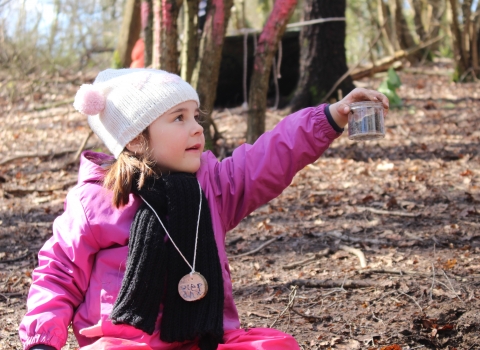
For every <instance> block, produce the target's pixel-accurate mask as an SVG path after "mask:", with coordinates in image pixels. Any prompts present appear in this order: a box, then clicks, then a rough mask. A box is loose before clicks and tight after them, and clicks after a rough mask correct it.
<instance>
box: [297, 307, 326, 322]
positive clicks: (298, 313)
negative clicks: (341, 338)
mask: <svg viewBox="0 0 480 350" xmlns="http://www.w3.org/2000/svg"><path fill="white" fill-rule="evenodd" d="M290 309H291V310H292V311H293V312H294V313H296V314H297V315H299V316H302V317H305V318H313V319H316V320H323V319H324V318H325V317H321V316H314V315H305V314H302V313H301V312H298V311H297V310H295V308H294V307H293V306H292V307H291V308H290Z"/></svg>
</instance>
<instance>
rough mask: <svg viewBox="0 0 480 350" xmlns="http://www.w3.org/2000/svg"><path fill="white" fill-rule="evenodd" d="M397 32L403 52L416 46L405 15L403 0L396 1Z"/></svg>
mask: <svg viewBox="0 0 480 350" xmlns="http://www.w3.org/2000/svg"><path fill="white" fill-rule="evenodd" d="M395 30H396V32H397V38H398V43H399V44H400V48H401V49H402V50H407V49H410V48H412V47H414V46H415V40H413V37H412V33H411V32H410V29H409V28H408V24H407V21H406V20H405V16H404V14H403V0H395Z"/></svg>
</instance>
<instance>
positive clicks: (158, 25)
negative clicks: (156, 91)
mask: <svg viewBox="0 0 480 350" xmlns="http://www.w3.org/2000/svg"><path fill="white" fill-rule="evenodd" d="M152 37H153V48H152V68H154V69H160V56H161V55H162V52H161V51H162V45H161V43H160V41H161V39H162V0H153V36H152Z"/></svg>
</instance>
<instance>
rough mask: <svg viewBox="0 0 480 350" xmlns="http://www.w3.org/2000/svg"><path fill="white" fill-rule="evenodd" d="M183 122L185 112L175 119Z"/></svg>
mask: <svg viewBox="0 0 480 350" xmlns="http://www.w3.org/2000/svg"><path fill="white" fill-rule="evenodd" d="M177 120H178V121H179V122H181V121H182V120H183V114H180V115H179V116H178V117H176V118H175V121H177Z"/></svg>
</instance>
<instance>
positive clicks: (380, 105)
mask: <svg viewBox="0 0 480 350" xmlns="http://www.w3.org/2000/svg"><path fill="white" fill-rule="evenodd" d="M348 106H349V107H350V109H357V108H362V107H377V108H383V103H382V102H374V101H362V102H354V103H350V104H349V105H348Z"/></svg>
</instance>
